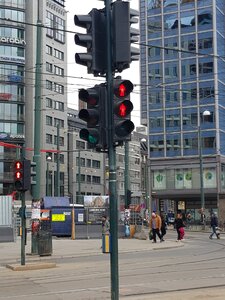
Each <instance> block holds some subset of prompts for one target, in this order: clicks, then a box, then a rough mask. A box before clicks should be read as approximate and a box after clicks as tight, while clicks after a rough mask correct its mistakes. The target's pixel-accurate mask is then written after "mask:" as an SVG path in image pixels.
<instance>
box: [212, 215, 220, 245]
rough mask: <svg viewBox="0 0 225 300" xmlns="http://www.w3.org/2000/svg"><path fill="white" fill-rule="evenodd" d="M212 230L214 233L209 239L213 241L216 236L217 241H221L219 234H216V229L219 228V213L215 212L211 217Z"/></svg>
mask: <svg viewBox="0 0 225 300" xmlns="http://www.w3.org/2000/svg"><path fill="white" fill-rule="evenodd" d="M210 225H211V228H212V233H211V234H210V236H209V238H210V239H212V237H213V235H214V234H215V235H216V237H217V239H219V238H220V237H219V234H218V233H217V232H216V229H217V227H218V218H217V213H216V212H214V213H212V215H211V223H210Z"/></svg>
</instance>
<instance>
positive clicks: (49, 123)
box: [46, 116, 52, 126]
mask: <svg viewBox="0 0 225 300" xmlns="http://www.w3.org/2000/svg"><path fill="white" fill-rule="evenodd" d="M46 125H49V126H52V117H49V116H46Z"/></svg>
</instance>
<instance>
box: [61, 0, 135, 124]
mask: <svg viewBox="0 0 225 300" xmlns="http://www.w3.org/2000/svg"><path fill="white" fill-rule="evenodd" d="M138 5H139V0H131V1H130V7H131V8H132V9H137V10H138V7H139V6H138ZM103 7H104V1H101V0H82V1H78V0H66V11H67V12H68V15H67V30H68V31H69V33H68V34H67V39H68V53H67V54H68V76H69V79H68V106H69V107H72V108H74V109H78V90H79V89H80V88H90V87H92V86H94V85H95V84H98V83H100V82H101V81H104V80H105V79H104V78H102V77H94V76H93V75H89V74H87V68H86V67H85V66H81V65H78V64H76V63H75V58H74V57H75V53H76V52H78V53H79V52H85V48H82V47H79V46H77V45H76V44H75V42H74V34H75V32H78V31H79V32H83V33H85V30H83V31H82V29H80V28H79V27H77V26H75V25H74V15H76V14H77V15H86V14H88V13H89V12H90V11H91V10H92V8H98V9H101V8H103ZM139 68H140V67H139V62H132V63H131V67H130V68H129V69H127V70H124V71H123V72H122V73H116V76H118V75H120V76H122V78H123V79H129V80H131V81H132V83H133V84H134V90H133V93H132V94H131V101H132V103H133V105H134V109H133V112H132V117H131V118H132V121H133V122H134V124H135V126H139V125H140V85H139V84H140V78H139V77H140V76H139V74H140V72H139Z"/></svg>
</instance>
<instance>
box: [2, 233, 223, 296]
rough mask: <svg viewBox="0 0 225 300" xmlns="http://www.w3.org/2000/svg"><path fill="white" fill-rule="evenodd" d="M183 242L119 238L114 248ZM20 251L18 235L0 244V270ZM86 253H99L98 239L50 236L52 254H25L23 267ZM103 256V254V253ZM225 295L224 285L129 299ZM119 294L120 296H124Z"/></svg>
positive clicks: (161, 247)
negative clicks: (14, 240)
mask: <svg viewBox="0 0 225 300" xmlns="http://www.w3.org/2000/svg"><path fill="white" fill-rule="evenodd" d="M184 245H185V242H184V243H182V242H179V243H177V242H176V241H175V239H168V240H166V241H165V242H163V243H159V242H158V243H156V244H153V243H152V242H151V241H149V240H138V239H119V241H118V247H119V253H125V252H139V251H154V250H159V251H161V250H162V251H163V250H164V249H168V248H174V247H183V246H184ZM30 250H31V241H30V236H28V244H27V246H26V253H30ZM20 253H21V244H20V238H17V241H16V242H15V243H0V269H1V268H4V266H5V265H7V264H15V265H16V264H17V265H20ZM90 255H103V254H102V250H101V240H97V239H93V240H92V239H90V240H71V239H56V238H53V254H52V256H50V257H49V256H45V257H40V256H38V255H36V256H31V255H26V266H27V265H29V264H32V263H36V264H40V265H41V264H42V265H43V264H45V263H46V265H47V263H48V262H49V260H50V261H54V259H58V258H63V257H80V256H90ZM106 255H107V254H106ZM224 295H225V287H218V288H216V289H215V288H214V289H212V288H204V289H196V290H195V289H194V290H188V291H186V292H184V291H182V292H168V293H163V294H162V295H160V294H152V295H146V296H145V295H141V296H138V295H137V296H133V297H131V296H130V297H129V299H130V300H149V299H154V300H157V299H158V300H164V299H167V300H180V299H185V300H192V299H198V298H200V297H201V298H202V299H204V300H209V299H210V300H211V299H217V300H223V299H224V297H225V296H224ZM126 298H127V297H123V296H122V295H121V297H120V299H126Z"/></svg>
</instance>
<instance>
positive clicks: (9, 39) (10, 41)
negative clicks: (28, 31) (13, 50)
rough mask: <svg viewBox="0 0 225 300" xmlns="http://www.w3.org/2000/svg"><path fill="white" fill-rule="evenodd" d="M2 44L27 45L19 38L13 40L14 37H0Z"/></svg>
mask: <svg viewBox="0 0 225 300" xmlns="http://www.w3.org/2000/svg"><path fill="white" fill-rule="evenodd" d="M0 42H1V43H6V44H17V45H23V46H25V45H26V42H25V40H22V39H18V38H13V37H5V36H1V37H0Z"/></svg>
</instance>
